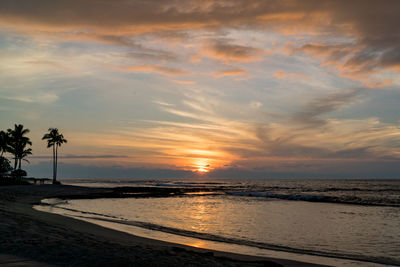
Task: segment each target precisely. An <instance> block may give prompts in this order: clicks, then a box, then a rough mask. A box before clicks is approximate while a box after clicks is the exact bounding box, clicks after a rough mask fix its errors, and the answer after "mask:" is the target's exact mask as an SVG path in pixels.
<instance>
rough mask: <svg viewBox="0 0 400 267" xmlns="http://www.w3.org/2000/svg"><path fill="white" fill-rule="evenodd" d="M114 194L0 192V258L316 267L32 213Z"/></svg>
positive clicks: (49, 188)
mask: <svg viewBox="0 0 400 267" xmlns="http://www.w3.org/2000/svg"><path fill="white" fill-rule="evenodd" d="M110 194H112V190H111V189H109V188H108V189H107V188H89V187H78V186H66V185H40V186H7V187H1V188H0V214H1V215H0V216H1V218H2V220H1V222H0V235H1V242H0V253H1V254H9V255H14V256H17V257H22V258H25V259H29V260H33V261H38V262H43V263H46V264H50V265H55V266H129V265H130V266H133V265H136V266H318V265H315V264H309V263H302V262H298V261H292V260H285V259H271V258H265V257H255V256H246V255H239V254H232V253H226V252H217V251H212V250H207V249H200V248H195V247H189V246H184V245H178V244H173V243H168V242H163V241H158V240H153V239H148V238H142V237H138V236H134V235H130V234H126V233H123V232H119V231H115V230H112V229H108V228H104V227H101V226H99V225H95V224H91V223H88V222H84V221H80V220H76V219H73V218H69V217H64V216H60V215H57V214H51V213H46V212H40V211H37V210H35V209H33V208H32V205H34V204H38V203H40V201H41V200H42V199H44V198H55V197H59V198H68V197H69V196H70V197H71V198H79V196H81V197H82V198H84V197H91V196H92V197H102V196H109V195H110Z"/></svg>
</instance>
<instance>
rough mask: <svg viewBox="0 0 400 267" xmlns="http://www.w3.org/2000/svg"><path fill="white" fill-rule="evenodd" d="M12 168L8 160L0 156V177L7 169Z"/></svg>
mask: <svg viewBox="0 0 400 267" xmlns="http://www.w3.org/2000/svg"><path fill="white" fill-rule="evenodd" d="M11 170H12V167H11V164H10V161H9V160H8V159H7V158H5V157H3V156H0V178H1V177H3V176H4V174H6V173H8V172H9V171H11Z"/></svg>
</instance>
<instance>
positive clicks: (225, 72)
mask: <svg viewBox="0 0 400 267" xmlns="http://www.w3.org/2000/svg"><path fill="white" fill-rule="evenodd" d="M244 74H247V71H246V70H243V69H226V70H221V71H219V72H217V73H216V74H215V77H224V76H239V75H244Z"/></svg>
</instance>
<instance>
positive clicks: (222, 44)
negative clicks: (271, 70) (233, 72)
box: [201, 40, 261, 63]
mask: <svg viewBox="0 0 400 267" xmlns="http://www.w3.org/2000/svg"><path fill="white" fill-rule="evenodd" d="M209 42H210V43H209V44H207V45H205V46H203V47H201V51H202V55H204V56H207V57H210V58H215V59H218V60H220V61H222V62H225V63H229V62H249V61H255V60H260V59H261V58H260V55H261V50H260V49H256V48H253V47H250V46H243V45H236V44H231V43H229V40H212V41H209Z"/></svg>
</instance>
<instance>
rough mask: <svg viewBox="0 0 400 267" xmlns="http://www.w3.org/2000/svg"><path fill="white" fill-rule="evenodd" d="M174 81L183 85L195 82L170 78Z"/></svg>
mask: <svg viewBox="0 0 400 267" xmlns="http://www.w3.org/2000/svg"><path fill="white" fill-rule="evenodd" d="M172 81H173V82H174V83H177V84H183V85H192V84H196V82H195V81H187V80H186V81H184V80H172Z"/></svg>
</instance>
